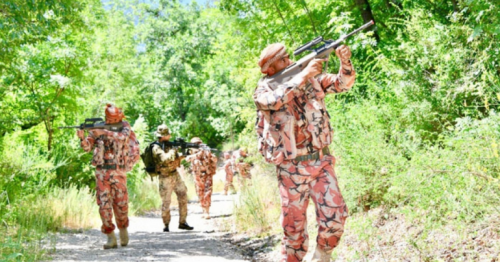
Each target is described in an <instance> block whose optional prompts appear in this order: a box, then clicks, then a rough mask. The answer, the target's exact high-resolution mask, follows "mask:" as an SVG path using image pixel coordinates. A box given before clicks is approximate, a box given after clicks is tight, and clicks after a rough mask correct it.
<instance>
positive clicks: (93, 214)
mask: <svg viewBox="0 0 500 262" xmlns="http://www.w3.org/2000/svg"><path fill="white" fill-rule="evenodd" d="M5 210H6V211H7V212H5V213H2V214H1V216H0V219H1V222H2V226H1V227H0V259H2V260H6V261H19V260H21V261H36V260H40V259H42V258H43V257H44V255H45V253H46V248H47V247H50V246H53V245H54V239H53V238H51V237H49V238H47V233H48V232H54V231H59V230H66V229H87V228H91V227H95V226H96V225H98V224H99V223H100V219H99V214H98V211H97V205H96V204H95V194H93V193H92V192H91V191H90V190H89V189H88V188H82V189H78V188H76V187H75V186H71V187H69V188H65V189H61V188H57V187H56V188H52V189H50V190H49V191H48V193H47V194H45V195H38V196H32V197H29V198H26V199H24V200H22V201H18V202H17V203H16V205H9V206H8V207H7V208H6V209H5Z"/></svg>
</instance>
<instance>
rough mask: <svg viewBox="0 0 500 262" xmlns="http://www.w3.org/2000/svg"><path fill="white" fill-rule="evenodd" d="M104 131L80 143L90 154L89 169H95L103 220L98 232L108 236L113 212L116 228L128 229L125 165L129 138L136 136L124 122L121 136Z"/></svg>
mask: <svg viewBox="0 0 500 262" xmlns="http://www.w3.org/2000/svg"><path fill="white" fill-rule="evenodd" d="M105 131H106V133H107V134H106V135H101V136H95V135H94V133H93V132H92V131H89V135H88V136H87V137H86V138H85V139H83V140H82V142H81V144H80V145H81V147H82V148H83V150H85V151H86V152H90V151H91V150H92V149H94V150H93V159H92V165H94V166H95V167H96V172H95V177H96V196H97V205H99V214H100V216H101V220H102V227H101V231H102V232H103V233H104V234H109V233H111V232H113V231H114V230H115V225H114V224H113V212H114V214H115V220H116V225H117V226H118V228H127V227H128V225H129V219H128V192H127V176H126V171H125V170H126V169H127V167H126V164H127V163H129V162H133V160H130V159H128V157H129V156H128V153H127V152H129V138H130V137H131V136H135V134H133V131H132V129H131V127H130V124H129V123H128V122H126V121H123V130H122V131H121V132H112V131H107V130H105Z"/></svg>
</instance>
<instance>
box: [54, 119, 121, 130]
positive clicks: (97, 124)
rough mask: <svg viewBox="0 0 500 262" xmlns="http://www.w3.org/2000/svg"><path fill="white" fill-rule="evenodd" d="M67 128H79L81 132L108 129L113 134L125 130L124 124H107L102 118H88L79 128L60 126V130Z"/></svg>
mask: <svg viewBox="0 0 500 262" xmlns="http://www.w3.org/2000/svg"><path fill="white" fill-rule="evenodd" d="M65 128H78V129H81V130H90V129H106V130H109V131H113V132H121V131H122V129H123V123H122V122H119V123H116V124H106V122H105V121H104V120H103V119H102V118H86V119H85V122H83V124H80V125H79V126H60V127H59V129H65Z"/></svg>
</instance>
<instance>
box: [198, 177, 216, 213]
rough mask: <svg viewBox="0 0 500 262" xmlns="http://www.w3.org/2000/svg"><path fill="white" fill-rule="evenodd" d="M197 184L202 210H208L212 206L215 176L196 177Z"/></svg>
mask: <svg viewBox="0 0 500 262" xmlns="http://www.w3.org/2000/svg"><path fill="white" fill-rule="evenodd" d="M194 179H195V180H194V182H195V184H196V194H198V199H199V200H200V204H201V207H202V208H208V207H210V205H211V204H212V180H213V176H212V175H208V174H201V175H196V176H195V177H194Z"/></svg>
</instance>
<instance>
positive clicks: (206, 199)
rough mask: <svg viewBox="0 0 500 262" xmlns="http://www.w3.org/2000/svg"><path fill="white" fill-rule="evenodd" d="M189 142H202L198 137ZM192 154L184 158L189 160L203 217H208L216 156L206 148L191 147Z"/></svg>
mask: <svg viewBox="0 0 500 262" xmlns="http://www.w3.org/2000/svg"><path fill="white" fill-rule="evenodd" d="M191 143H197V144H200V145H201V144H202V143H203V142H202V141H201V139H200V138H199V137H193V138H192V139H191ZM191 152H192V154H191V155H189V156H188V157H187V158H186V161H189V162H191V168H192V170H193V173H194V177H195V185H196V193H197V194H198V199H199V200H200V205H201V208H202V209H203V216H202V217H203V218H205V219H210V205H211V204H212V182H213V176H214V175H215V171H216V168H217V157H216V156H215V155H214V154H212V153H211V152H210V151H209V150H206V149H201V148H200V149H191Z"/></svg>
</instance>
